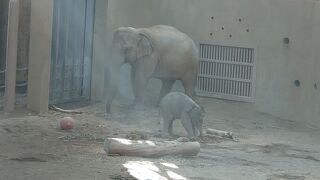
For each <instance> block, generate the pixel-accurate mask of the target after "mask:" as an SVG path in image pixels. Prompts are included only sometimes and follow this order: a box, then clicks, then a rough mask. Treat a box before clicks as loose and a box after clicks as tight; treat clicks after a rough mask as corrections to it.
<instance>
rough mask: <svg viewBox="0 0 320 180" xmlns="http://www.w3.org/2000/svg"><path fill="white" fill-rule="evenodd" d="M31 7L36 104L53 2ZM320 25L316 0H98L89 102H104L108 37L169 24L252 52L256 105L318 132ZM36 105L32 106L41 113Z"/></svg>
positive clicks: (43, 93) (41, 92) (42, 92)
mask: <svg viewBox="0 0 320 180" xmlns="http://www.w3.org/2000/svg"><path fill="white" fill-rule="evenodd" d="M32 2H33V3H32V8H33V12H32V14H31V36H30V41H31V43H30V65H31V66H30V68H31V69H30V70H31V72H30V73H29V78H30V77H31V79H33V80H32V81H31V83H30V82H29V89H30V87H31V88H32V89H33V90H34V91H31V92H29V98H36V99H38V98H47V93H48V89H47V87H38V85H37V84H38V82H44V81H47V82H49V78H48V75H45V72H46V73H47V74H50V73H48V72H49V71H50V68H49V67H50V65H49V64H50V63H49V62H50V51H49V49H50V48H49V45H50V43H51V38H49V37H51V18H52V0H47V1H43V0H32ZM34 2H36V3H34ZM107 2H108V3H107ZM40 14H41V16H40ZM212 16H213V17H214V19H213V20H211V17H212ZM239 18H241V22H239ZM319 22H320V5H319V1H317V0H305V1H301V0H224V1H221V0H198V1H194V0H161V1H159V0H134V1H133V0H132V1H128V0H109V1H105V0H97V1H96V19H95V32H94V57H93V76H92V77H93V79H92V99H93V100H101V99H103V81H104V75H103V72H104V70H103V69H104V65H105V64H106V62H107V61H108V60H110V46H111V39H112V31H113V30H114V29H115V28H117V27H120V26H133V27H142V26H150V25H155V24H167V25H173V26H176V27H177V28H179V29H180V30H182V31H184V32H186V33H187V34H189V35H190V36H191V37H192V38H193V39H194V40H195V41H196V42H197V43H200V42H203V43H204V42H205V43H218V44H227V45H244V46H251V47H254V48H256V52H257V59H256V65H257V73H256V77H257V79H256V101H255V104H254V106H253V107H255V108H256V110H257V111H260V112H267V113H270V114H272V115H275V116H279V117H281V118H285V119H291V120H297V121H301V122H307V123H309V124H312V125H319V126H320V122H319V121H320V111H319V108H320V97H319V93H320V92H319V91H320V82H319V77H320V73H319V71H318V68H319V66H320V62H319V57H320V54H319V50H318V48H317V47H319V45H320V37H319V36H318V35H317V34H318V32H319V31H320V23H319ZM222 27H224V30H222V29H221V28H222ZM247 29H248V30H249V32H247V31H246V30H247ZM210 33H213V37H211V36H210ZM230 34H231V35H232V37H231V38H230V37H229V35H230ZM284 37H289V39H290V44H288V45H286V44H284V43H283V42H282V39H283V38H284ZM32 67H33V69H32ZM40 67H41V68H40ZM39 75H40V76H41V77H42V78H39V77H38V76H39ZM296 79H297V80H300V81H301V86H300V87H295V86H294V84H293V81H294V80H296ZM36 81H37V82H36ZM315 83H317V84H318V88H315V87H314V84H315ZM43 84H44V85H46V82H44V83H43ZM39 101H40V100H39ZM38 104H39V105H40V104H41V103H38ZM39 105H37V106H35V105H29V107H33V109H39V108H40V107H39Z"/></svg>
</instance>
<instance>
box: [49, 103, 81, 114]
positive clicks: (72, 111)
mask: <svg viewBox="0 0 320 180" xmlns="http://www.w3.org/2000/svg"><path fill="white" fill-rule="evenodd" d="M49 109H50V110H53V111H58V112H62V113H70V114H82V112H81V111H77V110H66V109H61V108H59V107H57V106H54V105H49Z"/></svg>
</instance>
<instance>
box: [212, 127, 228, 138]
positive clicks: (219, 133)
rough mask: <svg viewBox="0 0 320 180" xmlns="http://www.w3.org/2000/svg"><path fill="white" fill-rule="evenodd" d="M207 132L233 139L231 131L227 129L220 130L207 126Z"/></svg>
mask: <svg viewBox="0 0 320 180" xmlns="http://www.w3.org/2000/svg"><path fill="white" fill-rule="evenodd" d="M207 134H211V135H215V136H220V137H224V138H230V139H233V134H232V132H228V131H221V130H217V129H211V128H208V129H207Z"/></svg>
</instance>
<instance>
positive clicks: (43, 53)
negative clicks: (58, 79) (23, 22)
mask: <svg viewBox="0 0 320 180" xmlns="http://www.w3.org/2000/svg"><path fill="white" fill-rule="evenodd" d="M52 13H53V0H46V1H44V0H32V1H31V24H30V27H31V28H30V46H29V72H28V108H29V109H31V110H34V111H37V112H40V113H42V112H45V111H47V110H48V102H49V87H50V64H51V35H52Z"/></svg>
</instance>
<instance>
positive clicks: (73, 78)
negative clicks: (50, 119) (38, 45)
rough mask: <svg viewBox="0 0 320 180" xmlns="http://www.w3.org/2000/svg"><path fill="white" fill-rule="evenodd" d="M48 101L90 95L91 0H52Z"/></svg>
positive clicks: (69, 99) (92, 0)
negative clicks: (53, 4) (52, 16)
mask: <svg viewBox="0 0 320 180" xmlns="http://www.w3.org/2000/svg"><path fill="white" fill-rule="evenodd" d="M54 2H55V7H54V19H53V35H52V38H53V39H52V65H51V82H50V83H51V84H50V86H51V87H50V104H57V103H66V102H73V101H78V100H87V99H89V98H90V79H91V56H92V39H93V16H94V0H55V1H54Z"/></svg>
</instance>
